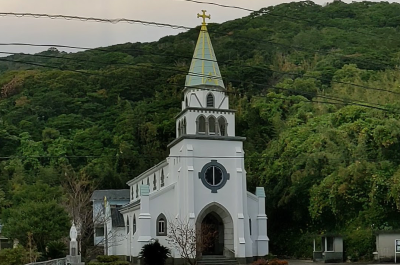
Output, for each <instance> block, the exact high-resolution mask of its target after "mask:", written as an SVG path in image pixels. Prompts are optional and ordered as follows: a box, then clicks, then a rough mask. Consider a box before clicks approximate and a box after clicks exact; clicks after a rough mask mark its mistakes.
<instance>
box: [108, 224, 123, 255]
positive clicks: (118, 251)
mask: <svg viewBox="0 0 400 265" xmlns="http://www.w3.org/2000/svg"><path fill="white" fill-rule="evenodd" d="M127 238H128V235H127V234H126V228H125V227H113V228H112V236H111V238H110V242H109V244H110V247H109V255H126V244H127Z"/></svg>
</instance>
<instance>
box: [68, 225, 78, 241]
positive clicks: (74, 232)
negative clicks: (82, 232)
mask: <svg viewBox="0 0 400 265" xmlns="http://www.w3.org/2000/svg"><path fill="white" fill-rule="evenodd" d="M69 237H70V238H71V241H76V238H77V237H78V232H77V230H76V227H75V223H72V226H71V229H70V230H69Z"/></svg>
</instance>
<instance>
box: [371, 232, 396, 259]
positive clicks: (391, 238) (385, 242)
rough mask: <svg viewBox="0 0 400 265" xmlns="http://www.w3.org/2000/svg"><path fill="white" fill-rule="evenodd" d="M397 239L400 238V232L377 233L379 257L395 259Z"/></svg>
mask: <svg viewBox="0 0 400 265" xmlns="http://www.w3.org/2000/svg"><path fill="white" fill-rule="evenodd" d="M396 239H400V233H398V234H379V235H377V246H376V247H377V250H378V256H379V259H392V260H394V253H395V249H394V247H395V246H394V244H395V243H394V242H395V240H396ZM399 256H400V255H399Z"/></svg>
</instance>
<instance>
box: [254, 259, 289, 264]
mask: <svg viewBox="0 0 400 265" xmlns="http://www.w3.org/2000/svg"><path fill="white" fill-rule="evenodd" d="M253 265H288V262H287V261H286V260H279V259H272V260H266V259H258V260H256V261H254V262H253Z"/></svg>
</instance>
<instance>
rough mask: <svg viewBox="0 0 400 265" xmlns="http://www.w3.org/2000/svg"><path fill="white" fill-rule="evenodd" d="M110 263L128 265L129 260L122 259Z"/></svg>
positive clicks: (112, 264)
mask: <svg viewBox="0 0 400 265" xmlns="http://www.w3.org/2000/svg"><path fill="white" fill-rule="evenodd" d="M111 265H129V262H128V261H124V260H119V261H114V262H112V263H111Z"/></svg>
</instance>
